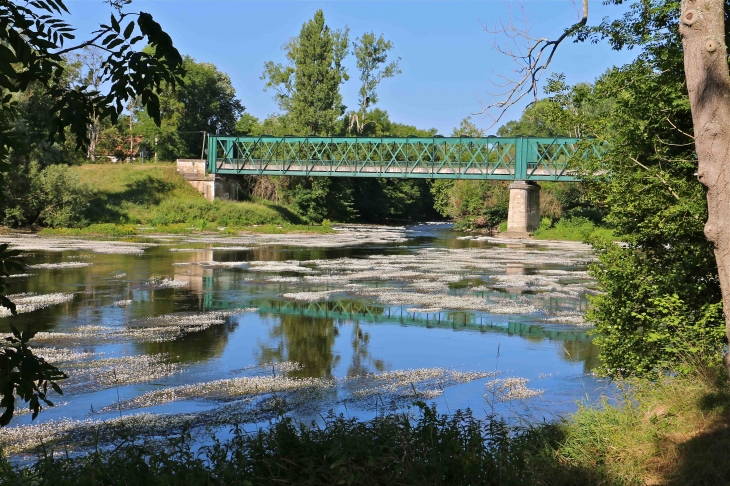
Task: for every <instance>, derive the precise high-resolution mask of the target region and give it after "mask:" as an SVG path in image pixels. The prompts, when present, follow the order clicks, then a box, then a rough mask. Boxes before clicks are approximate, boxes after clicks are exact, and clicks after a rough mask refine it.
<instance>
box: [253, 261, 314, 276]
mask: <svg viewBox="0 0 730 486" xmlns="http://www.w3.org/2000/svg"><path fill="white" fill-rule="evenodd" d="M246 263H247V264H248V265H249V271H252V272H294V273H314V270H312V269H311V268H309V267H303V266H301V265H300V262H299V261H297V260H289V261H284V262H277V261H253V262H246Z"/></svg>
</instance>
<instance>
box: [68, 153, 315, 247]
mask: <svg viewBox="0 0 730 486" xmlns="http://www.w3.org/2000/svg"><path fill="white" fill-rule="evenodd" d="M70 171H71V173H72V174H73V175H74V176H75V177H77V178H78V179H79V180H80V181H82V182H85V183H88V184H91V183H93V184H94V187H95V188H96V191H95V193H94V199H93V200H92V204H91V205H90V206H89V207H88V208H87V211H86V212H85V214H84V216H85V217H86V219H87V220H88V221H90V222H91V223H94V225H92V227H89V228H88V229H83V230H82V231H83V232H87V231H88V232H92V233H93V232H94V231H95V229H94V228H98V231H100V232H102V233H104V232H106V231H112V230H111V229H110V227H104V226H101V227H100V226H99V223H114V224H116V225H119V224H121V225H128V224H130V223H134V224H137V223H141V224H147V225H149V224H152V225H158V226H168V225H173V224H179V223H185V224H186V227H190V225H200V224H201V223H202V224H203V225H206V224H208V223H210V224H211V226H212V227H213V228H215V229H216V230H217V228H218V227H224V226H248V225H253V224H286V223H299V222H301V218H300V217H299V216H298V215H297V214H295V213H294V212H292V211H290V210H288V209H287V208H285V207H282V206H277V205H274V204H259V203H253V202H235V201H220V200H216V201H214V202H210V201H207V200H205V199H203V198H202V197H201V196H200V194H199V193H198V191H197V190H196V189H195V188H193V187H192V186H191V185H190V184H189V183H188V182H187V181H186V180H185V179H183V177H182V176H181V175H180V174H178V173H177V171H176V169H175V166H174V165H170V164H144V165H142V164H119V165H113V166H108V165H106V166H100V165H84V166H79V167H73V168H71V169H70ZM114 231H116V230H114ZM120 231H125V230H123V229H122V230H120Z"/></svg>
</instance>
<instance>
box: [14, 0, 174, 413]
mask: <svg viewBox="0 0 730 486" xmlns="http://www.w3.org/2000/svg"><path fill="white" fill-rule="evenodd" d="M109 3H110V5H111V6H112V7H113V10H114V12H112V13H111V16H110V24H109V25H106V24H102V25H100V26H99V29H98V30H96V31H95V32H94V33H93V37H92V38H91V39H89V40H87V41H84V42H81V43H79V44H77V45H75V46H72V47H67V46H66V45H65V43H66V42H67V41H71V40H73V39H74V38H75V36H74V34H73V32H74V28H73V27H71V26H70V25H69V24H68V23H67V22H65V21H64V20H63V19H61V18H59V16H63V15H64V14H68V13H69V11H68V9H67V8H66V6H65V4H64V2H63V0H50V1H34V2H29V3H18V2H14V1H8V0H0V24H1V25H2V26H3V28H1V29H0V51H1V55H0V91H1V92H0V188H3V189H4V187H5V184H4V180H3V177H2V176H3V174H4V173H5V172H6V171H7V170H8V168H9V167H8V165H7V162H8V160H7V159H8V156H9V155H10V153H11V151H13V150H15V149H19V148H20V144H18V143H17V142H18V141H17V135H18V134H17V133H15V132H14V130H13V129H14V128H17V127H15V126H14V124H15V123H16V121H17V118H18V103H19V98H20V99H21V100H22V99H23V98H25V99H28V98H29V96H30V95H32V94H31V93H29V92H28V91H29V90H31V89H33V88H38V89H39V90H42V92H43V93H44V96H47V99H48V100H51V101H52V105H51V106H50V109H48V111H47V113H49V114H50V118H51V125H50V129H49V130H48V131H47V132H46V133H45V135H46V138H47V139H48V140H49V141H51V140H54V139H56V140H58V141H60V142H64V141H65V139H66V136H67V132H68V134H69V135H71V137H73V138H75V139H76V147H77V148H82V147H85V146H87V145H88V143H89V141H90V139H89V135H90V134H89V130H88V129H89V126H93V125H95V124H97V123H98V122H99V120H100V119H109V120H111V121H112V122H115V121H116V120H117V119H118V117H119V115H120V113H121V112H122V109H123V102H124V101H126V100H128V99H130V98H138V99H139V101H140V104H141V105H142V106H144V107H145V108H147V111H148V113H149V114H150V116H151V117H152V118H153V119H154V120H155V122H156V123H157V124H158V125H159V123H160V105H159V98H158V95H157V92H158V90H159V89H160V87H161V85H162V83H163V82H164V83H167V84H168V85H169V86H175V85H177V84H178V83H179V80H180V75H181V73H182V68H181V65H182V58H181V56H180V54H179V53H178V51H177V49H175V48H174V47H173V44H172V40H171V39H170V36H169V35H167V33H165V32H164V31H163V30H162V28H161V27H160V25H159V24H158V23H157V22H155V20H154V19H153V18H152V16H151V15H150V14H148V13H145V12H140V13H137V14H132V13H128V12H125V11H124V7H126V5H128V4H129V3H130V1H129V0H111V1H110V2H109ZM124 23H126V25H124V26H123V24H124ZM135 34H136V35H135ZM141 41H146V43H147V44H148V45H149V46H150V47H151V51H149V52H139V51H136V50H135V49H134V46H135V45H136V44H138V43H139V42H141ZM87 47H97V48H101V49H103V50H104V51H105V52H106V53H107V57H106V59H104V60H103V61H101V63H100V65H99V69H100V71H99V72H101V73H102V74H101V75H100V78H99V79H98V80H97V82H95V83H92V88H91V89H90V88H89V86H86V85H77V86H73V84H72V83H70V82H69V78H70V77H69V76H68V74H67V72H66V70H67V62H66V59H65V58H64V56H65V55H67V54H70V53H73V52H78V51H80V50H81V49H84V48H87ZM101 86H103V87H104V88H106V93H102V92H100V91H99V90H98V87H101ZM39 92H40V91H39ZM36 113H42V114H43V116H45V112H39V111H36ZM46 125H47V123H46ZM41 153H42V152H41ZM61 172H62V171H59V170H57V169H54V170H53V171H49V172H47V173H45V174H43V175H42V177H41V178H40V179H41V180H40V191H41V192H43V191H46V194H48V191H53V192H56V191H57V190H58V189H59V188H60V187H62V186H63V185H64V184H63V183H62V182H61V181H62V179H63V174H62V173H61ZM66 189H67V188H65V187H64V192H62V193H61V194H53V195H49V197H50V200H51V201H52V204H51V205H49V206H45V207H44V208H43V209H42V210H41V217H43V218H44V219H47V220H49V221H50V222H51V223H52V224H56V223H58V224H64V223H67V222H70V221H73V220H74V219H75V215H76V213H77V210H78V206H79V204H82V201H81V199H83V198H79V197H78V194H74V193H73V190H72V191H70V192H69V191H67V190H66ZM76 189H78V187H77V188H76ZM76 192H78V191H76ZM13 256H14V255H13V254H12V253H10V254H8V253H7V247H2V249H1V250H0V259H1V260H2V261H3V273H2V275H0V280H3V278H4V277H5V276H7V273H6V272H5V268H6V266H7V265H8V261H7V260H8V259H9V258H10V259H12V257H13ZM2 287H3V288H4V285H3V286H2ZM2 303H3V304H7V305H8V306H9V308H10V309H11V312H12V313H13V314H14V313H15V309H14V307H13V306H12V304H11V303H10V302H9V301H8V299H7V298H6V297H2ZM13 334H14V337H13V338H10V339H9V341H8V342H9V343H10V344H9V346H5V347H4V348H2V349H1V350H0V372H1V373H2V375H0V376H1V378H0V386H1V387H2V388H1V389H0V394H1V395H2V398H1V399H0V405H2V406H3V407H4V408H5V410H4V412H3V414H2V416H0V425H7V423H9V421H10V419H11V418H12V416H13V412H14V408H15V394H16V393H17V394H18V395H19V396H20V398H22V399H23V400H25V401H28V402H29V403H30V408H31V410H33V418H35V417H36V416H37V414H38V412H39V411H40V409H41V406H40V402H41V401H42V402H44V403H46V404H47V405H52V404H51V402H50V401H48V400H47V398H46V391H47V387H48V385H49V384H50V385H51V387H52V388H53V389H54V390H55V391H56V392H58V393H60V391H61V390H60V388H58V385H57V384H56V383H55V380H57V379H61V378H64V377H65V375H64V374H63V373H62V372H60V371H59V370H58V369H56V368H55V367H53V366H52V365H50V364H47V363H45V361H44V360H43V359H42V358H39V357H37V356H35V355H34V354H33V353H32V351H31V350H30V349H29V348H28V345H27V342H28V340H29V339H30V338H31V337H32V336H33V332H32V331H25V332H23V333H22V334H21V333H18V332H17V331H16V330H13Z"/></svg>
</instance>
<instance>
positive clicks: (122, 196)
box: [86, 175, 175, 223]
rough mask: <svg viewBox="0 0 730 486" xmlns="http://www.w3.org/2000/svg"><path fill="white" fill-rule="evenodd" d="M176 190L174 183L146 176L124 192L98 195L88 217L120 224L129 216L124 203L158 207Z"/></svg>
mask: <svg viewBox="0 0 730 486" xmlns="http://www.w3.org/2000/svg"><path fill="white" fill-rule="evenodd" d="M174 190H175V184H174V183H173V182H170V181H164V180H160V179H157V178H154V177H152V176H151V175H145V176H144V177H143V178H141V179H139V180H135V181H133V182H131V183H130V184H127V187H126V189H124V190H123V191H120V192H100V193H98V194H97V197H96V198H94V200H92V202H91V204H90V205H89V208H88V210H87V211H86V217H87V218H88V219H89V220H90V221H93V222H99V223H118V222H120V220H122V219H125V218H126V216H127V215H126V213H125V211H124V209H123V208H122V206H123V204H124V203H128V204H135V205H140V206H153V205H157V204H160V202H161V201H162V200H163V199H164V198H165V197H166V196H167V195H169V194H170V193H171V192H173V191H174Z"/></svg>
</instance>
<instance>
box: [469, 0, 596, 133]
mask: <svg viewBox="0 0 730 486" xmlns="http://www.w3.org/2000/svg"><path fill="white" fill-rule="evenodd" d="M582 2H583V14H582V16H580V14H579V20H578V21H577V22H576V23H574V24H573V25H571V26H570V27H568V28H567V29H565V30H564V31H563V33H562V34H561V35H560V36H559V37H558V38H557V39H552V40H551V39H548V38H545V37H540V38H537V37H533V36H532V35H530V31H531V28H532V26H531V25H528V21H527V16H526V14H525V6H524V3H520V11H521V14H520V18H519V19H518V24H519V25H516V24H515V20H514V19H515V17H514V15H513V14H512V8H511V7H510V19H509V21H508V22H507V23H505V22H504V21H503V20H502V19H499V20H498V21H497V22H496V23H495V27H494V29H489V28H488V27H484V30H486V31H487V32H489V33H490V34H492V35H495V36H498V37H501V38H506V42H505V45H504V46H500V45H499V44H498V43H497V40H496V39H495V41H494V42H493V44H492V45H493V48H494V49H495V50H496V51H497V52H499V53H501V54H504V55H506V56H508V57H510V58H511V59H512V61H513V62H514V63H515V64H516V67H514V68H513V69H512V72H513V73H514V74H512V75H503V74H499V73H495V76H496V77H497V78H499V79H502V80H503V81H504V82H503V83H498V82H494V81H493V82H492V84H493V85H494V86H496V87H497V88H503V89H504V90H503V91H501V92H498V93H489V94H490V95H491V96H492V97H498V98H501V99H500V100H499V101H496V102H494V103H491V104H488V105H485V104H484V103H481V105H482V110H481V111H479V112H476V113H473V114H474V115H486V116H487V117H489V118H490V119H491V120H492V125H491V126H494V125H496V124H497V123H498V122H499V121H500V119H501V118H502V116H504V113H505V112H506V111H507V110H508V109H509V108H510V107H512V106H514V105H516V104H517V103H519V102H520V101H521V100H522V99H523V98H525V97H526V96H528V95H532V96H533V97H534V101H535V102H536V101H537V96H538V82H539V81H540V77H541V76H542V74H544V72H545V71H547V69H548V67H549V66H550V63H551V62H552V60H553V56H554V55H555V51H556V50H557V48H558V46H559V45H560V43H561V42H563V41H564V40H565V39H566V38H567V37H569V36H570V35H572V34H573V33H575V32H576V31H577V30H578V29H580V28H581V27H583V26H585V25H586V23H587V22H588V0H582ZM574 5H575V2H574ZM576 12H577V6H576Z"/></svg>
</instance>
